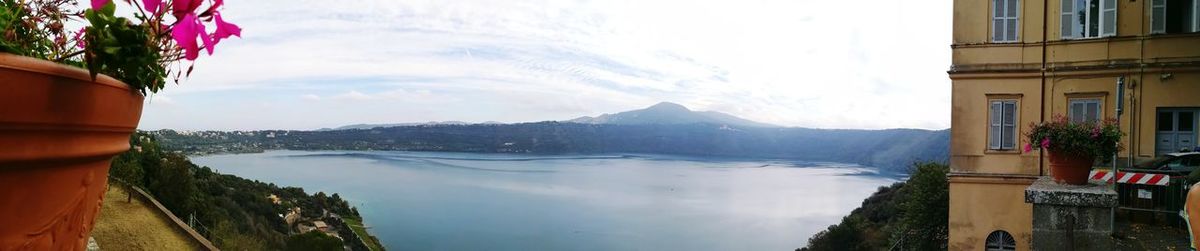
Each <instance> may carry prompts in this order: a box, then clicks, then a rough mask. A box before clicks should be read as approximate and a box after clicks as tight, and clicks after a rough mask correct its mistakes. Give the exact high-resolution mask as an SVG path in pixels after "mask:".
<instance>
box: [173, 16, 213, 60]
mask: <svg viewBox="0 0 1200 251" xmlns="http://www.w3.org/2000/svg"><path fill="white" fill-rule="evenodd" d="M196 36H199V37H200V40H202V41H204V47H205V49H206V50H208V54H209V55H212V50H213V48H212V44H213V42H212V37H210V36H209V35H208V33H207V32H205V31H204V24H202V23H200V19H198V18H196V14H187V15H186V16H184V17H183V19H180V20H179V22H178V23H175V26H173V27H171V37H172V38H174V39H175V43H176V44H179V47H182V48H183V50H184V58H187V60H196V58H198V57H200V45H199V44H197V43H196Z"/></svg>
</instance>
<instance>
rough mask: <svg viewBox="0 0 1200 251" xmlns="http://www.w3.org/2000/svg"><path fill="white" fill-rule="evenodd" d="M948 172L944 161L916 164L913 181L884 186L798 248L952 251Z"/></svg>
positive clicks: (819, 250) (802, 250)
mask: <svg viewBox="0 0 1200 251" xmlns="http://www.w3.org/2000/svg"><path fill="white" fill-rule="evenodd" d="M948 170H949V168H948V167H947V166H946V165H943V164H935V163H924V164H916V165H914V169H913V174H912V176H911V177H910V178H909V179H908V180H907V181H904V182H898V183H895V184H892V185H891V186H885V187H879V190H878V191H876V192H875V194H872V195H871V197H868V198H867V199H865V200H863V203H862V206H860V207H859V208H857V209H854V211H851V212H850V215H848V216H846V217H844V218H842V222H841V223H838V224H836V225H832V226H829V228H828V229H826V230H824V231H821V232H819V233H817V234H816V235H813V236H812V238H810V239H809V240H808V246H807V247H803V248H799V249H796V250H798V251H827V250H828V251H835V250H836V251H843V250H864V251H865V250H891V249H892V248H895V250H946V238H947V234H948V230H949V228H948V226H947V224H948V223H949V222H948V220H949V207H948V206H949V185H948V183H947V179H946V172H947V171H948Z"/></svg>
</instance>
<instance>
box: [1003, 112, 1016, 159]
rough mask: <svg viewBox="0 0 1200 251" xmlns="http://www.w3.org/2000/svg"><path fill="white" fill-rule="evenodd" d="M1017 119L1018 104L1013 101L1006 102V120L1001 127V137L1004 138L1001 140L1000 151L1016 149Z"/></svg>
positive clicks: (1004, 119)
mask: <svg viewBox="0 0 1200 251" xmlns="http://www.w3.org/2000/svg"><path fill="white" fill-rule="evenodd" d="M1016 118H1017V103H1016V102H1012V101H1009V102H1004V118H1003V121H1002V122H1003V125H1001V129H1000V136H1001V137H1002V138H1001V139H1000V142H1001V143H1000V149H1015V148H1016V143H1015V142H1013V141H1014V139H1015V138H1016V134H1017V128H1016V124H1017V121H1016Z"/></svg>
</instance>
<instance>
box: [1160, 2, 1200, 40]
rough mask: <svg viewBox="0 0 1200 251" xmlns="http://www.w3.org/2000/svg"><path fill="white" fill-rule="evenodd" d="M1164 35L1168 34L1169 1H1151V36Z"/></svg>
mask: <svg viewBox="0 0 1200 251" xmlns="http://www.w3.org/2000/svg"><path fill="white" fill-rule="evenodd" d="M1193 3H1194V2H1193ZM1164 33H1167V0H1150V34H1164Z"/></svg>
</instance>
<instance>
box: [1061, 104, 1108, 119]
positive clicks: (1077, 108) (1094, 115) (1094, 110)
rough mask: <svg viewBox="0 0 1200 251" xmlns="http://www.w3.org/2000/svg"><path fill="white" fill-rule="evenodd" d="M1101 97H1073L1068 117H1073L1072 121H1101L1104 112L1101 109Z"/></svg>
mask: <svg viewBox="0 0 1200 251" xmlns="http://www.w3.org/2000/svg"><path fill="white" fill-rule="evenodd" d="M1101 108H1102V105H1101V104H1100V99H1098V98H1084V99H1071V100H1070V109H1069V110H1067V117H1069V118H1071V123H1091V122H1096V121H1100V120H1101V119H1103V118H1101V117H1102V116H1103V115H1104V112H1103V111H1101V110H1100V109H1101Z"/></svg>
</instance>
